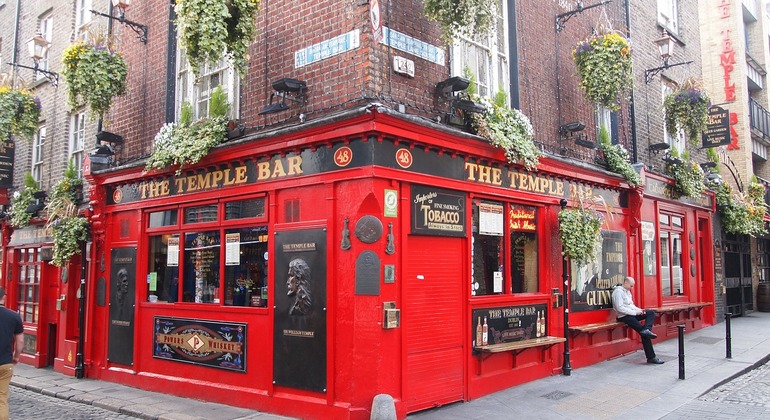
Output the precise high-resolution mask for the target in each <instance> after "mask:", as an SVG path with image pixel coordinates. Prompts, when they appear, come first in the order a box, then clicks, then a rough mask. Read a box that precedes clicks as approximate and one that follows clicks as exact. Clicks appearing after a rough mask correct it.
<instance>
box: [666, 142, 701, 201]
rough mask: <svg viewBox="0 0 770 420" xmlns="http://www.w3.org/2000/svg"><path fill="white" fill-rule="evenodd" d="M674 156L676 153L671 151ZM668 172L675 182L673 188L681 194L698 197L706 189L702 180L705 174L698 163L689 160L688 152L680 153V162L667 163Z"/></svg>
mask: <svg viewBox="0 0 770 420" xmlns="http://www.w3.org/2000/svg"><path fill="white" fill-rule="evenodd" d="M672 156H674V157H676V153H672ZM666 168H667V169H668V173H669V174H670V175H671V177H672V178H674V181H676V184H674V189H675V190H676V192H677V193H679V194H681V195H686V196H688V197H694V198H697V197H700V195H701V193H703V191H706V184H705V183H704V182H703V178H704V176H705V174H704V173H703V168H701V167H700V165H699V164H697V163H695V162H693V161H692V160H690V156H689V154H688V153H687V152H686V151H685V153H682V156H681V158H680V162H678V163H673V164H672V163H669V164H667V165H666Z"/></svg>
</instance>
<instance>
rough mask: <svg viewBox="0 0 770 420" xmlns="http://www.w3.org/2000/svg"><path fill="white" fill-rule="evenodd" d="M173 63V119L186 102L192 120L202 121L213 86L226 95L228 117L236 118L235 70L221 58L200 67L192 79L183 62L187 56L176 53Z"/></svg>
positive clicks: (236, 87)
mask: <svg viewBox="0 0 770 420" xmlns="http://www.w3.org/2000/svg"><path fill="white" fill-rule="evenodd" d="M177 58H178V60H177V69H178V70H177V79H176V80H177V83H176V118H177V121H178V120H179V115H180V111H181V109H182V104H184V103H185V102H187V103H189V104H190V105H191V106H192V108H193V113H194V117H195V118H196V119H198V118H205V117H207V116H208V115H209V101H210V99H211V94H212V92H214V89H216V88H217V86H222V90H223V91H224V92H225V93H226V94H227V100H228V102H229V103H230V115H231V116H236V115H238V77H237V75H236V72H235V69H234V68H233V67H232V66H231V65H230V64H229V63H228V62H227V61H226V60H224V59H222V60H220V61H219V62H216V63H206V64H205V65H203V66H201V68H200V74H199V75H198V77H197V78H196V77H195V75H194V74H193V72H192V69H191V68H190V66H189V64H188V63H187V57H185V56H184V54H183V53H182V52H179V54H178V57H177Z"/></svg>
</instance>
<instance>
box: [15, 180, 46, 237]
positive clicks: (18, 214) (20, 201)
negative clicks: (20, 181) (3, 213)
mask: <svg viewBox="0 0 770 420" xmlns="http://www.w3.org/2000/svg"><path fill="white" fill-rule="evenodd" d="M40 192H41V191H40V185H38V183H37V181H35V178H33V177H32V174H31V173H29V172H27V174H26V175H25V176H24V188H22V189H20V190H18V191H15V192H14V193H13V197H12V198H11V208H10V209H9V210H8V215H9V216H10V217H11V220H10V222H11V226H13V227H15V228H22V227H25V226H27V225H29V221H30V220H31V219H32V213H31V212H30V211H29V208H30V206H32V205H33V204H34V202H35V197H36V195H38V194H39V193H40Z"/></svg>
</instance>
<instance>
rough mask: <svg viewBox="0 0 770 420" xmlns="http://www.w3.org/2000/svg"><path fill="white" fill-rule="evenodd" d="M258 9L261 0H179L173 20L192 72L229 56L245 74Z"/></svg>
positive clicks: (240, 73) (197, 72) (254, 34)
mask: <svg viewBox="0 0 770 420" xmlns="http://www.w3.org/2000/svg"><path fill="white" fill-rule="evenodd" d="M258 10H259V0H227V1H221V0H177V2H176V6H174V11H175V12H176V20H175V21H174V23H175V24H176V26H177V29H178V31H179V39H180V40H181V41H182V48H183V49H184V53H185V55H186V56H187V60H188V62H189V64H190V67H191V69H192V71H193V73H195V74H196V75H197V74H199V70H200V67H201V66H202V65H203V64H204V63H206V62H210V63H216V62H218V61H219V60H220V59H221V58H222V57H224V56H227V57H228V58H230V59H231V60H232V63H233V65H234V66H235V68H236V70H237V71H238V74H239V75H241V76H243V75H244V74H246V61H248V58H249V57H248V48H249V44H251V43H252V42H253V41H254V38H255V37H256V34H257V27H256V24H255V23H254V19H255V18H256V14H257V11H258Z"/></svg>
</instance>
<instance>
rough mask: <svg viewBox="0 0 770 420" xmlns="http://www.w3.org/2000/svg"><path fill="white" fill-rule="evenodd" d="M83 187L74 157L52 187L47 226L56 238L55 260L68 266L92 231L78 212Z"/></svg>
mask: <svg viewBox="0 0 770 420" xmlns="http://www.w3.org/2000/svg"><path fill="white" fill-rule="evenodd" d="M82 188H83V182H82V181H81V180H80V178H78V176H77V170H76V169H75V164H74V162H73V161H72V159H70V161H69V163H68V164H67V169H66V170H65V171H64V176H63V177H62V178H61V179H60V180H59V181H58V182H57V183H56V184H55V185H54V186H53V188H51V195H50V196H49V197H48V203H47V205H46V209H47V210H48V223H47V225H46V227H48V229H49V231H50V232H51V237H52V238H53V259H52V260H51V264H53V265H55V266H57V267H64V266H65V265H67V264H68V263H69V261H70V259H71V258H72V257H73V256H75V255H76V254H79V253H80V251H81V244H82V243H83V241H85V240H86V236H87V234H88V220H87V219H85V218H83V217H78V215H77V212H78V208H77V198H78V195H79V192H80V191H81V190H82Z"/></svg>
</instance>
